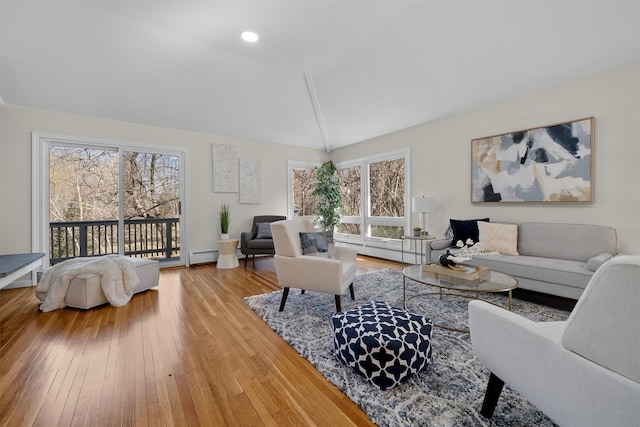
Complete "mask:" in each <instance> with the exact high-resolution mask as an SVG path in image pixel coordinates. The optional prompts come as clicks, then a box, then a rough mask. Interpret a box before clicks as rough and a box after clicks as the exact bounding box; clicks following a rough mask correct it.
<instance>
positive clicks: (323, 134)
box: [304, 71, 331, 153]
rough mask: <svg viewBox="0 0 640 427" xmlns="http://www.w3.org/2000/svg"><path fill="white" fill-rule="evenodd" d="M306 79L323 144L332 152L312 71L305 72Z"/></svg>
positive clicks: (326, 149) (328, 151)
mask: <svg viewBox="0 0 640 427" xmlns="http://www.w3.org/2000/svg"><path fill="white" fill-rule="evenodd" d="M304 81H305V83H306V84H307V92H308V93H309V98H310V99H311V105H312V106H313V112H314V113H315V116H316V122H317V123H318V129H319V130H320V137H321V138H322V144H324V149H325V151H326V152H327V153H330V152H331V146H330V144H329V141H328V138H327V129H326V127H325V125H324V118H323V117H322V110H321V109H320V103H319V102H318V93H317V92H316V86H315V84H314V82H313V76H312V75H311V72H309V71H305V72H304Z"/></svg>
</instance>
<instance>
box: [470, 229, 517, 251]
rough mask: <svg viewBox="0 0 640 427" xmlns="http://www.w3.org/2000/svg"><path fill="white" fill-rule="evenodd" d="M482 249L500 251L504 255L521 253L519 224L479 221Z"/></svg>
mask: <svg viewBox="0 0 640 427" xmlns="http://www.w3.org/2000/svg"><path fill="white" fill-rule="evenodd" d="M478 232H479V237H480V249H482V250H485V251H490V252H493V251H495V252H500V253H501V254H502V255H519V253H518V226H517V225H516V224H499V223H496V222H482V221H481V222H478Z"/></svg>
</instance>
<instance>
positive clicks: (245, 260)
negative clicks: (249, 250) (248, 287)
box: [244, 254, 249, 268]
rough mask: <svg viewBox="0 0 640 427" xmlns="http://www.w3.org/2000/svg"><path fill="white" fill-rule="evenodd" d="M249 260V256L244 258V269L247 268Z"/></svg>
mask: <svg viewBox="0 0 640 427" xmlns="http://www.w3.org/2000/svg"><path fill="white" fill-rule="evenodd" d="M248 260H249V255H248V254H247V255H245V256H244V268H247V261H248Z"/></svg>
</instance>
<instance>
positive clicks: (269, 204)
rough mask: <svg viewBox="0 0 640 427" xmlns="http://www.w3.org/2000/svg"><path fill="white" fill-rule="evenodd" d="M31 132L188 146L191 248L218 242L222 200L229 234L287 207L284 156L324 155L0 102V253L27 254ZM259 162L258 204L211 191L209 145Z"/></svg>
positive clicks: (204, 247)
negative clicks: (226, 147) (230, 148)
mask: <svg viewBox="0 0 640 427" xmlns="http://www.w3.org/2000/svg"><path fill="white" fill-rule="evenodd" d="M31 132H40V133H53V134H62V135H74V136H80V137H90V138H99V139H108V140H117V141H126V142H135V143H142V144H150V145H168V146H174V147H175V146H180V147H186V148H187V149H188V170H187V175H188V177H187V180H188V189H187V193H188V194H187V195H188V202H189V206H188V209H187V210H186V212H185V213H186V215H187V226H188V232H187V241H188V244H189V250H190V251H203V250H210V249H215V248H217V243H216V241H217V240H218V238H219V233H220V227H219V221H218V211H219V209H220V205H221V203H222V202H230V204H231V214H232V219H231V226H230V234H231V237H232V238H239V236H240V233H241V232H242V231H247V230H249V229H250V228H251V220H252V218H253V216H254V215H263V214H273V215H286V213H287V190H286V189H287V160H288V159H292V160H300V161H305V162H316V163H321V162H322V161H324V160H325V159H326V158H327V154H326V153H324V152H322V151H318V150H311V149H304V148H297V147H292V146H285V145H281V144H273V143H266V142H258V141H250V140H243V139H235V138H229V137H223V136H219V135H210V134H203V133H197V132H189V131H184V130H178V129H169V128H161V127H155V126H147V125H140V124H135V123H127V122H120V121H113V120H105V119H100V118H95V117H88V116H80V115H76V114H67V113H63V112H58V111H51V110H42V109H34V108H27V107H21V106H15V105H4V106H2V107H0V253H4V254H6V253H22V252H31V250H32V248H31ZM214 143H217V144H232V145H235V146H236V147H237V148H238V155H239V156H240V157H247V158H259V159H261V160H262V203H261V204H242V205H241V204H239V202H238V194H237V193H213V177H212V165H211V162H212V155H211V144H214Z"/></svg>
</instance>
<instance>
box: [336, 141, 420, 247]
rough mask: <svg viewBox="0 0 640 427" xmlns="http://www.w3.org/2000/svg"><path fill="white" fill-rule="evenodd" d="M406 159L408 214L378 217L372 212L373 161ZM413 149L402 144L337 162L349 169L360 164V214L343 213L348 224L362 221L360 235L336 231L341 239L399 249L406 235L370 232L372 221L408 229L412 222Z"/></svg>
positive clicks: (405, 203) (339, 167) (406, 204)
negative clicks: (384, 235) (374, 235)
mask: <svg viewBox="0 0 640 427" xmlns="http://www.w3.org/2000/svg"><path fill="white" fill-rule="evenodd" d="M399 158H403V159H404V174H405V176H404V183H405V185H404V187H405V188H404V216H403V217H377V216H371V210H370V209H371V207H370V204H369V200H370V199H371V193H370V186H369V183H370V182H369V165H370V164H372V163H378V162H381V161H386V160H395V159H399ZM409 158H410V149H409V147H405V148H401V149H398V150H393V151H388V152H385V153H381V154H376V155H372V156H367V157H362V158H358V159H353V160H349V161H345V162H340V163H337V164H336V167H337V168H338V169H345V168H350V167H354V166H360V186H361V187H360V215H359V216H349V217H343V218H342V221H343V222H344V223H348V224H359V225H360V235H359V236H358V235H355V234H346V233H340V232H338V231H336V232H335V233H334V235H335V238H336V240H337V241H342V242H349V243H360V244H372V243H373V244H383V243H384V244H385V246H392V247H396V246H397V248H398V249H399V248H400V246H401V244H402V239H393V238H382V237H372V236H369V228H370V226H372V225H387V226H399V227H403V228H404V230H405V233H404V234H406V231H407V230H408V229H409V226H410V220H411V217H410V208H411V203H410V202H411V200H410V197H409V195H410V194H411V191H410V181H409V177H410V176H411V174H410V162H409Z"/></svg>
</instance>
